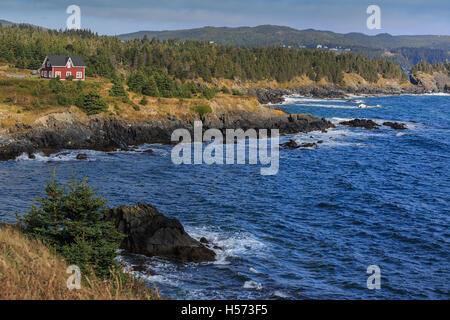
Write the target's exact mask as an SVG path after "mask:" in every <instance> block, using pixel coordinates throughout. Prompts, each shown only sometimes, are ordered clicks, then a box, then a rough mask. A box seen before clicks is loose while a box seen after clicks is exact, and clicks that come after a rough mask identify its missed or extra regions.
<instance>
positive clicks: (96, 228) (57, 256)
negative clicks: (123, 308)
mask: <svg viewBox="0 0 450 320" xmlns="http://www.w3.org/2000/svg"><path fill="white" fill-rule="evenodd" d="M45 191H46V196H45V197H43V198H39V199H38V202H39V203H40V205H35V204H34V203H33V204H32V206H31V209H30V211H29V212H28V213H27V214H25V215H24V216H23V217H22V218H19V217H17V220H18V224H17V225H14V226H13V225H3V226H1V228H0V244H1V246H0V279H1V283H2V290H1V292H0V299H18V298H19V299H155V298H158V295H157V294H156V295H155V294H154V293H153V291H151V290H149V289H148V288H147V287H146V286H145V283H144V282H143V281H141V280H138V279H136V278H134V277H133V276H132V275H131V274H129V273H127V272H124V271H122V269H123V267H121V266H120V265H119V263H118V262H117V260H116V259H115V257H116V255H117V250H118V249H119V245H120V242H121V241H122V239H123V237H124V235H122V234H120V233H119V232H118V231H117V230H116V228H115V226H114V225H113V224H112V223H111V222H107V221H105V219H104V210H106V208H105V203H106V200H104V199H102V198H100V197H96V196H95V195H96V192H95V191H94V189H93V188H91V187H90V186H88V185H87V180H86V179H84V180H82V181H78V180H76V179H75V178H74V179H73V180H72V182H71V183H70V184H68V185H66V186H62V185H61V184H59V183H57V182H55V180H54V179H53V178H52V180H51V181H50V182H49V183H48V184H47V186H46V190H45ZM68 265H76V266H78V267H79V268H80V270H81V276H82V280H83V282H82V285H81V289H79V290H69V289H68V288H67V285H66V283H67V278H68V274H67V273H66V270H67V267H68Z"/></svg>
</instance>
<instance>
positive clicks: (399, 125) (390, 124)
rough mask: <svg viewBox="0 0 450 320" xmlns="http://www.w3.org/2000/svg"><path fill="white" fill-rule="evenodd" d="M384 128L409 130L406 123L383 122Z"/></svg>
mask: <svg viewBox="0 0 450 320" xmlns="http://www.w3.org/2000/svg"><path fill="white" fill-rule="evenodd" d="M383 126H386V127H391V128H392V129H394V130H407V129H408V127H407V126H406V125H405V124H404V123H399V122H390V121H388V122H383Z"/></svg>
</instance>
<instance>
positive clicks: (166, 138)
mask: <svg viewBox="0 0 450 320" xmlns="http://www.w3.org/2000/svg"><path fill="white" fill-rule="evenodd" d="M195 120H196V119H194V118H193V119H188V120H181V119H178V118H176V117H173V116H168V117H167V118H165V119H149V120H140V121H128V120H124V119H120V118H116V117H108V116H104V115H99V116H95V117H92V118H90V119H89V120H88V121H82V120H80V119H78V118H77V117H76V116H75V114H73V113H72V112H71V111H70V110H68V111H65V112H61V113H57V114H50V115H49V116H46V117H45V121H44V120H43V121H37V122H36V123H35V124H33V125H32V126H25V125H21V124H16V128H14V129H13V130H9V132H6V133H4V134H2V135H0V161H2V160H3V161H4V160H10V159H15V158H16V157H18V156H19V155H21V154H23V153H27V154H29V155H32V154H33V153H35V152H39V151H40V152H44V153H45V154H50V153H54V152H57V151H59V150H62V149H91V150H103V151H111V150H117V149H118V148H127V146H128V145H140V144H144V143H167V144H170V143H171V135H172V132H173V131H174V130H175V129H179V128H185V129H187V130H189V131H191V132H193V130H194V121H195ZM197 120H198V119H197ZM200 120H202V122H203V130H207V129H209V128H217V129H220V130H223V131H224V130H225V129H237V128H242V129H244V130H247V129H250V128H253V129H279V130H280V134H290V133H296V132H310V131H314V130H326V129H327V128H330V127H333V124H332V123H331V122H329V121H327V120H325V119H318V118H315V117H313V116H311V115H295V114H286V113H281V112H278V113H277V112H274V110H270V109H269V108H266V107H262V106H261V107H260V108H259V110H258V111H257V112H251V111H248V112H246V111H245V112H244V111H228V112H223V113H210V114H207V115H205V116H202V117H201V119H200Z"/></svg>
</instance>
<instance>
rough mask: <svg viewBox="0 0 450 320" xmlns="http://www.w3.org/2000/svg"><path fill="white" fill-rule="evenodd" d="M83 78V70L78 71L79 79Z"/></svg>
mask: <svg viewBox="0 0 450 320" xmlns="http://www.w3.org/2000/svg"><path fill="white" fill-rule="evenodd" d="M81 78H83V72H79V71H78V72H77V79H81Z"/></svg>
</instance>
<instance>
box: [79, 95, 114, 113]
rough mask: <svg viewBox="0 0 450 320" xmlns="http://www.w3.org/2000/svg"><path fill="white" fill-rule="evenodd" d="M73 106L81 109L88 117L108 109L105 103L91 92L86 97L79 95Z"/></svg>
mask: <svg viewBox="0 0 450 320" xmlns="http://www.w3.org/2000/svg"><path fill="white" fill-rule="evenodd" d="M75 105H76V106H77V107H79V108H81V109H82V110H83V111H84V112H85V113H86V114H87V115H88V116H90V115H93V114H97V113H100V112H103V111H106V110H107V109H108V104H107V103H106V101H105V100H104V99H103V98H102V97H101V96H100V94H99V93H98V92H95V91H91V92H89V93H88V94H86V95H80V96H79V97H78V98H77V100H76V101H75Z"/></svg>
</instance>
